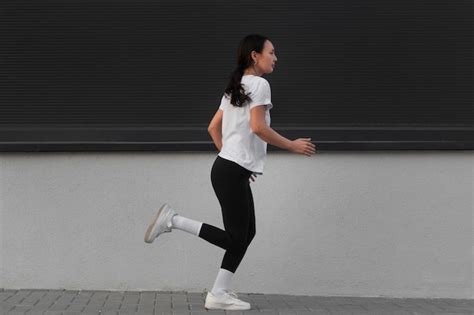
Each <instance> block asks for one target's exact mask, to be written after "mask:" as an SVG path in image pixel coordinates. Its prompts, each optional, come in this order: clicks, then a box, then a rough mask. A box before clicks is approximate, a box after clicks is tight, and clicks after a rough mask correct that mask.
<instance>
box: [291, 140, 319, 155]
mask: <svg viewBox="0 0 474 315" xmlns="http://www.w3.org/2000/svg"><path fill="white" fill-rule="evenodd" d="M290 151H291V152H294V153H298V154H304V155H307V156H311V155H312V154H314V153H316V146H315V145H314V144H313V143H312V142H311V138H298V139H296V140H293V141H292V146H291V148H290Z"/></svg>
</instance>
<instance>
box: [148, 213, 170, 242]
mask: <svg viewBox="0 0 474 315" xmlns="http://www.w3.org/2000/svg"><path fill="white" fill-rule="evenodd" d="M165 207H166V204H164V205H162V206H161V208H160V209H159V210H158V212H157V213H156V214H155V216H154V217H153V218H152V219H151V221H150V224H148V228H147V230H146V232H145V238H144V240H145V243H148V244H150V243H153V241H154V240H155V239H150V235H151V232H152V231H153V228H154V227H155V225H156V223H157V222H158V218H159V217H160V214H161V212H163V209H164V208H165Z"/></svg>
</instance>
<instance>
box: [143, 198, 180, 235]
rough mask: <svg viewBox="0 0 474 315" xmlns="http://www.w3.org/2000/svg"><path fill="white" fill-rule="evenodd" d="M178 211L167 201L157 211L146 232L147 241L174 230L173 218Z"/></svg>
mask: <svg viewBox="0 0 474 315" xmlns="http://www.w3.org/2000/svg"><path fill="white" fill-rule="evenodd" d="M175 215H177V213H176V212H175V211H174V210H173V209H172V208H171V207H170V205H168V204H167V203H165V204H164V205H162V206H161V208H160V209H158V211H157V212H156V214H155V215H154V216H153V218H152V219H151V221H150V224H149V225H148V228H147V230H146V232H145V242H146V243H152V242H153V241H154V240H155V238H157V237H158V236H159V235H160V234H161V233H168V232H171V230H172V226H173V223H172V221H171V220H172V219H173V217H174V216H175Z"/></svg>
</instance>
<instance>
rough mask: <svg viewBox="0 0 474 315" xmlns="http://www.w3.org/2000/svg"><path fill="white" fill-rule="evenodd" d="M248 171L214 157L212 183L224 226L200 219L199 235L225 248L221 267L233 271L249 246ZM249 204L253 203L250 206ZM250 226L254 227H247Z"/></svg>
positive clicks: (251, 219) (250, 212) (250, 217)
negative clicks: (201, 222) (221, 227)
mask: <svg viewBox="0 0 474 315" xmlns="http://www.w3.org/2000/svg"><path fill="white" fill-rule="evenodd" d="M250 174H251V172H250V171H248V170H246V169H245V168H243V167H241V166H240V165H238V164H237V163H234V162H232V161H229V160H226V159H223V158H221V157H219V156H218V157H217V158H216V160H215V162H214V164H213V166H212V171H211V181H212V187H213V188H214V191H215V193H216V196H217V199H218V200H219V204H220V206H221V211H222V218H223V222H224V228H225V231H224V230H221V229H219V228H217V227H215V226H212V225H209V224H206V223H203V225H202V228H201V231H200V233H199V236H200V237H201V238H203V239H205V240H207V241H209V242H210V243H212V244H216V245H218V246H220V247H221V248H223V249H225V250H226V252H225V254H224V258H223V260H222V265H221V268H224V269H227V270H228V271H230V272H235V270H236V269H237V267H238V265H239V264H240V262H241V260H242V258H243V256H244V255H245V252H246V250H247V246H248V238H249V234H252V233H251V231H250V233H249V227H250V226H249V225H250V224H251V223H252V221H253V218H252V216H251V215H252V211H253V202H252V205H251V203H250V200H251V198H250V197H249V192H250V189H249V178H250ZM251 206H252V207H251ZM250 228H251V229H252V228H253V227H250Z"/></svg>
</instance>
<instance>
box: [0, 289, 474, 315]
mask: <svg viewBox="0 0 474 315" xmlns="http://www.w3.org/2000/svg"><path fill="white" fill-rule="evenodd" d="M206 293H207V292H205V291H204V292H168V291H166V292H163V291H140V292H137V291H85V290H80V291H69V290H28V289H26V290H2V289H0V314H2V315H3V314H48V315H49V314H56V315H60V314H61V315H62V314H64V315H66V314H67V315H73V314H110V315H112V314H114V315H119V314H146V315H155V314H157V315H158V314H159V315H165V314H173V315H181V314H184V315H191V314H242V313H245V314H301V315H303V314H341V315H342V314H374V315H388V314H457V315H459V314H470V315H472V314H474V300H472V299H465V300H464V299H463V300H461V299H447V298H443V299H420V298H416V299H415V298H410V299H400V298H361V297H336V296H331V297H327V296H306V295H284V294H281V295H280V294H257V293H239V292H237V294H238V296H239V298H240V299H242V300H244V301H246V302H249V303H250V304H251V306H252V309H251V310H248V311H220V310H210V311H206V309H205V308H204V300H205V298H206Z"/></svg>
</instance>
